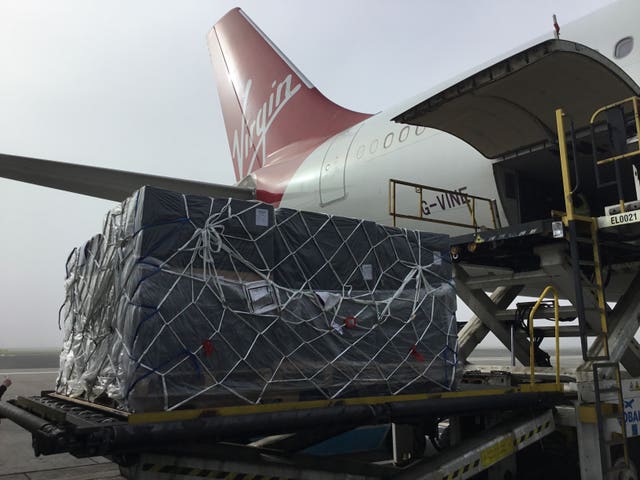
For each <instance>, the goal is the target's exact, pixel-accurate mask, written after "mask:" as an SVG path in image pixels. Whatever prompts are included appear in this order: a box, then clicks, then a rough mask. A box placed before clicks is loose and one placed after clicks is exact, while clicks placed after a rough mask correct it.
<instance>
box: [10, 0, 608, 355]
mask: <svg viewBox="0 0 640 480" xmlns="http://www.w3.org/2000/svg"><path fill="white" fill-rule="evenodd" d="M558 3H559V2H553V1H550V0H545V1H536V2H525V1H513V0H503V1H491V2H488V1H484V2H478V1H477V0H476V1H471V0H469V1H457V2H441V1H436V0H432V1H422V0H420V1H419V0H416V1H370V0H368V1H364V0H361V1H349V2H346V1H344V0H340V1H327V0H323V1H316V2H309V1H305V2H301V1H292V0H291V1H238V2H230V1H220V0H217V1H215V2H214V1H192V0H191V1H190V0H182V1H180V2H176V1H173V2H169V1H157V0H153V1H136V2H132V1H109V2H106V1H102V2H98V1H80V0H78V1H66V0H59V1H56V2H52V1H46V0H43V1H39V2H38V1H32V0H15V1H7V0H0V151H1V152H3V153H9V154H15V155H25V156H34V157H38V158H46V159H50V160H58V161H65V162H72V163H82V164H87V165H97V166H103V167H108V168H117V169H125V170H134V171H139V172H145V173H153V174H159V175H167V176H175V177H182V178H189V179H196V180H202V181H209V182H216V183H232V182H233V181H234V178H233V171H232V165H231V161H230V154H229V147H228V145H227V141H226V135H225V130H224V124H223V120H222V114H221V111H220V106H219V103H218V99H217V93H216V88H215V83H214V79H213V71H212V67H211V64H210V60H209V53H208V50H207V45H206V41H205V39H206V34H207V33H208V31H209V30H210V28H211V26H212V25H213V24H214V23H215V22H216V21H217V20H218V19H219V18H220V17H221V16H223V15H224V14H225V13H226V12H227V11H228V10H229V9H231V8H233V7H235V6H240V7H242V8H243V9H244V10H245V12H246V13H247V14H248V15H249V16H250V17H251V18H252V19H253V20H254V21H255V22H256V23H257V24H258V25H259V26H260V28H261V29H262V30H263V31H264V32H265V33H266V34H267V35H268V36H269V37H270V38H271V39H272V40H273V41H274V42H275V43H276V45H278V46H279V47H280V49H281V50H282V51H283V52H284V53H285V54H286V55H287V56H288V57H289V58H290V59H291V60H292V61H293V63H294V64H296V65H297V66H298V67H299V69H300V70H301V71H302V72H303V73H304V74H305V75H306V76H307V77H308V78H309V79H310V80H311V82H313V83H314V84H315V85H316V87H318V88H319V90H320V91H322V92H323V93H324V94H325V95H326V96H327V97H329V98H330V99H331V100H333V101H335V102H336V103H339V104H341V105H343V106H345V107H347V108H350V109H353V110H357V111H362V112H370V113H375V112H378V111H380V110H383V109H384V108H385V107H387V106H390V105H393V104H394V103H395V102H399V101H401V100H403V99H405V98H407V97H410V96H412V95H414V94H416V93H419V92H420V91H423V90H427V89H428V88H429V87H431V86H433V85H434V84H437V83H440V82H442V81H444V80H446V79H447V78H450V77H453V76H454V75H456V74H458V73H459V72H461V71H464V70H467V69H469V68H472V67H473V66H475V65H478V64H480V63H484V62H485V61H487V60H489V59H490V58H493V57H495V56H497V55H499V54H500V53H502V52H505V51H508V50H511V49H513V48H514V47H516V46H518V45H519V44H522V43H525V42H527V41H528V40H531V39H532V38H535V37H538V36H540V35H543V34H546V35H550V32H551V15H552V14H553V13H556V14H557V15H558V19H559V22H560V24H561V26H562V24H563V23H567V22H569V21H570V20H572V19H575V18H577V17H579V16H582V15H584V14H586V13H588V12H590V11H592V10H594V9H596V8H598V7H599V6H601V5H604V4H606V3H609V2H608V1H607V0H589V1H585V0H571V1H565V2H562V3H561V4H560V5H557V4H558ZM113 205H114V204H113V203H112V202H108V201H103V200H98V199H94V198H90V197H86V196H82V195H77V194H71V193H66V192H61V191H56V190H52V189H47V188H43V187H38V186H33V185H28V184H23V183H19V182H15V181H10V180H4V179H0V226H1V229H0V232H1V235H0V260H1V263H0V301H1V303H2V304H1V310H0V328H1V331H0V348H16V347H59V346H60V344H61V338H62V335H61V332H59V330H58V324H57V315H58V309H59V308H60V306H61V304H62V302H63V300H64V275H65V272H64V265H65V261H66V258H67V255H68V254H69V252H70V251H71V249H72V248H73V247H74V246H77V245H80V244H82V243H83V242H84V241H85V240H87V239H88V238H89V237H91V236H92V235H94V234H95V233H97V232H98V231H99V230H100V228H101V222H102V219H103V216H104V214H105V212H106V211H107V210H108V209H109V208H111V207H112V206H113ZM462 319H464V318H462Z"/></svg>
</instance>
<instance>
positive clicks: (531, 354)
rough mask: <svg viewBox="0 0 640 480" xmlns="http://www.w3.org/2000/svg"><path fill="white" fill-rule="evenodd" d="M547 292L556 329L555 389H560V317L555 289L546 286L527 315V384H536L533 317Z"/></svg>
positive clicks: (551, 286)
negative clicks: (551, 303)
mask: <svg viewBox="0 0 640 480" xmlns="http://www.w3.org/2000/svg"><path fill="white" fill-rule="evenodd" d="M549 291H553V311H554V318H555V324H556V329H555V337H556V387H557V388H560V315H559V312H558V291H557V290H556V289H555V287H554V286H553V285H548V286H547V287H546V288H545V289H544V290H543V291H542V294H541V295H540V296H539V297H538V301H537V302H536V304H535V305H534V306H533V308H532V309H531V312H530V313H529V341H530V343H531V344H530V346H529V367H530V370H531V374H530V377H529V383H530V384H531V385H533V384H535V383H536V377H535V367H536V362H535V345H534V343H535V342H534V340H533V339H534V332H533V319H534V317H535V314H536V312H537V311H538V308H539V307H540V304H541V303H542V301H543V300H544V298H545V297H546V296H547V293H549Z"/></svg>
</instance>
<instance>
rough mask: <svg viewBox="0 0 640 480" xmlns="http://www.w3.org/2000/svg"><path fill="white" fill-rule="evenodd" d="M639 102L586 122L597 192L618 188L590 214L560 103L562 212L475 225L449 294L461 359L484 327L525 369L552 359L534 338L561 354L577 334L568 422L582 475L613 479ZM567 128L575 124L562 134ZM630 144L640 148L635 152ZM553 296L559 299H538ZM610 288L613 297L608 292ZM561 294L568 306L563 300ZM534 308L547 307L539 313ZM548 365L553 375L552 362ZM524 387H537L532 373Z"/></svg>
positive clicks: (634, 231)
mask: <svg viewBox="0 0 640 480" xmlns="http://www.w3.org/2000/svg"><path fill="white" fill-rule="evenodd" d="M639 103H640V99H639V98H638V97H632V98H629V99H626V100H623V101H621V102H617V103H614V104H612V105H607V106H605V107H603V108H601V109H598V110H597V111H596V112H594V113H593V115H592V117H591V120H590V125H589V136H590V138H591V152H592V154H593V168H594V170H593V172H592V173H591V175H592V176H593V178H595V181H596V184H597V185H596V186H597V189H598V190H601V189H605V188H609V189H615V191H616V192H617V197H618V202H617V204H616V205H612V206H610V207H608V208H607V209H606V211H605V212H601V213H602V214H601V215H600V216H596V217H592V216H590V215H589V214H585V213H578V211H577V209H576V208H575V205H574V203H575V199H576V198H578V197H579V196H580V195H581V193H582V191H581V186H582V182H583V180H582V175H585V173H584V172H582V171H580V169H579V168H578V162H577V161H576V159H577V153H576V145H577V143H578V140H577V134H576V132H575V131H574V129H573V125H572V123H571V119H570V117H569V116H568V115H567V114H565V113H564V112H563V111H562V110H560V109H559V110H557V111H556V121H557V128H558V150H559V157H560V163H561V170H562V180H563V195H564V200H565V209H564V211H553V212H550V218H548V219H544V220H540V221H535V222H530V223H527V224H523V225H516V226H512V227H509V228H505V229H497V230H494V229H488V230H482V229H480V228H475V229H474V232H473V233H472V234H469V235H464V236H461V237H457V238H455V239H453V240H452V253H453V257H454V258H455V259H456V265H455V268H454V276H455V279H456V289H457V293H458V295H459V297H460V298H462V300H463V301H464V302H465V303H466V304H467V305H468V306H469V307H470V308H471V309H472V310H473V312H474V313H475V316H474V317H473V318H472V319H471V320H470V321H469V322H467V323H466V325H465V326H464V327H463V328H462V330H461V331H460V333H459V355H460V356H461V357H462V358H464V359H466V358H467V357H468V356H469V355H470V354H471V352H472V351H473V350H474V349H475V347H476V346H477V345H478V344H479V343H480V342H481V341H482V340H483V339H484V338H485V336H486V335H487V334H488V333H489V332H492V333H494V334H495V336H496V337H497V338H498V339H499V340H500V341H501V342H502V343H503V344H504V345H505V346H507V347H508V348H509V349H510V350H511V351H512V354H513V356H514V359H517V360H518V361H519V362H520V363H521V364H522V365H524V366H530V367H531V369H532V372H533V367H534V366H548V365H550V363H549V360H548V356H547V355H545V354H544V353H543V352H542V351H541V350H540V349H539V344H540V340H541V339H542V338H544V337H546V336H555V337H556V350H557V351H559V343H558V339H559V337H577V338H578V339H579V340H580V346H581V351H582V358H583V363H582V364H581V365H580V366H579V367H578V368H577V369H576V371H575V372H574V373H573V377H574V378H575V381H576V389H577V392H578V399H577V401H576V403H575V425H576V428H577V438H578V442H579V454H580V467H581V475H582V478H583V479H589V478H594V479H595V478H618V477H616V476H615V475H621V474H623V473H624V472H627V474H628V472H630V471H631V470H634V469H633V468H632V467H631V464H630V461H629V448H628V441H627V436H626V428H625V427H624V425H625V419H624V416H623V415H624V399H623V395H622V376H621V372H620V365H621V364H622V366H623V367H624V368H625V369H626V372H627V374H628V375H630V376H632V377H637V376H640V345H639V344H638V342H637V341H636V340H635V339H634V334H635V333H636V332H637V330H638V319H639V318H640V297H638V295H637V292H638V289H639V288H640V211H638V208H639V207H640V203H639V202H638V198H637V196H636V198H625V195H628V194H625V192H624V189H623V188H622V183H623V180H625V181H627V183H628V175H631V174H633V175H637V173H636V172H637V169H636V162H637V160H640V157H639V156H638V155H640V147H637V142H638V140H637V138H638V131H640V116H639V114H638V105H639ZM605 117H606V118H605ZM603 118H604V120H603ZM567 124H570V125H571V128H570V132H569V133H568V134H567V132H566V129H567ZM603 132H604V133H603ZM607 133H608V135H606V134H607ZM603 136H605V137H606V136H608V138H606V140H607V143H608V145H605V146H603V145H601V142H602V138H603ZM583 137H584V135H583ZM599 142H600V143H599ZM634 144H636V148H631V147H630V146H633V145H634ZM602 152H605V155H604V157H603V156H602ZM634 160H635V161H634ZM604 168H608V169H609V172H606V173H607V174H608V176H609V179H608V180H605V179H604V178H605V173H603V171H602V170H603V169H604ZM625 176H627V177H626V178H625ZM627 190H628V189H627ZM473 223H474V224H477V222H475V221H474V222H473ZM483 269H484V270H483ZM478 271H481V272H483V273H481V274H478V273H477V272H478ZM474 273H475V274H474ZM545 286H548V287H547V288H546V289H545V291H544V293H543V294H542V295H541V296H540V299H539V300H538V302H537V304H536V306H535V309H531V305H529V306H528V307H529V308H530V310H529V315H528V316H527V318H524V319H523V318H522V311H521V310H522V309H515V310H509V309H508V307H509V305H510V304H512V302H513V301H514V299H515V298H516V297H517V296H518V295H522V294H527V295H537V293H535V292H540V291H542V290H543V289H544V288H545ZM487 291H488V292H492V293H491V294H487V293H485V292H487ZM550 291H552V292H554V296H555V301H554V302H553V304H551V303H549V302H544V303H543V301H542V299H543V298H544V297H545V295H546V293H548V292H550ZM610 291H612V294H611V295H607V294H606V293H605V292H607V293H608V292H610ZM558 296H559V297H560V298H563V299H567V300H568V301H569V303H570V305H565V306H562V307H559V306H558ZM607 296H610V297H613V298H611V299H612V300H615V306H613V307H611V306H610V305H609V304H608V303H607V300H608V298H607ZM541 304H542V305H543V308H542V309H540V310H537V311H536V309H537V308H538V307H540V305H541ZM521 306H522V305H521ZM552 306H553V307H554V308H553V309H552V308H551V307H552ZM525 307H526V305H525ZM552 310H555V312H553V311H552ZM550 316H552V317H555V321H556V326H555V328H552V329H550V328H538V327H536V328H534V326H533V322H534V318H549V317H550ZM560 319H563V320H573V319H577V325H575V324H572V325H568V326H562V327H561V326H560V325H559V323H560V322H559V320H560ZM518 320H524V321H525V322H524V323H527V324H528V327H529V328H528V329H522V328H518V325H517V324H518V323H519V321H518ZM574 323H575V322H574ZM514 363H515V362H514ZM555 366H556V369H558V370H559V360H556V365H555ZM516 370H517V369H514V371H516ZM531 382H532V388H533V389H534V390H535V388H536V380H535V377H534V376H533V373H532V376H531ZM634 471H635V470H634ZM634 475H635V474H634Z"/></svg>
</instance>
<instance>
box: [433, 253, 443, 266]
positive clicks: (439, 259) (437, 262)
mask: <svg viewBox="0 0 640 480" xmlns="http://www.w3.org/2000/svg"><path fill="white" fill-rule="evenodd" d="M433 264H434V265H442V255H441V254H440V252H433Z"/></svg>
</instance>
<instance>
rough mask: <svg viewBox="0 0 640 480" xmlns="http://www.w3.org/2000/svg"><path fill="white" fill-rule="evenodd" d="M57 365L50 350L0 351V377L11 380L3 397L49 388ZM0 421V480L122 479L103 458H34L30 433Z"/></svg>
mask: <svg viewBox="0 0 640 480" xmlns="http://www.w3.org/2000/svg"><path fill="white" fill-rule="evenodd" d="M57 364H58V358H57V354H56V353H54V352H25V353H18V354H15V353H0V380H2V379H4V378H5V377H6V376H9V377H10V378H11V380H12V381H13V385H11V387H9V389H8V390H7V392H6V393H5V394H4V396H3V400H8V399H11V398H15V397H18V396H32V395H38V394H39V393H40V392H41V391H42V390H52V389H53V388H54V386H55V381H56V377H57V375H58V368H57ZM19 367H22V368H19ZM1 422H2V423H0V480H124V477H122V476H120V469H119V468H118V466H117V465H116V464H114V463H112V462H110V461H109V460H107V459H106V458H103V457H91V458H75V457H73V456H72V455H69V454H66V453H63V454H57V455H48V456H40V457H36V456H35V455H34V453H33V449H32V447H31V434H29V433H28V432H27V431H26V430H23V429H22V428H20V427H19V426H18V425H16V424H15V423H13V422H11V421H9V420H2V421H1Z"/></svg>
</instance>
